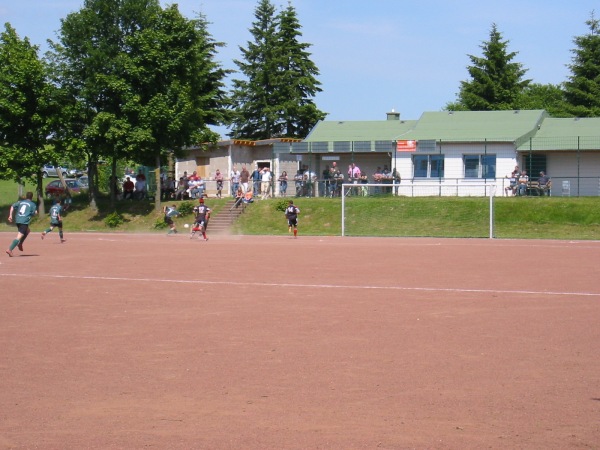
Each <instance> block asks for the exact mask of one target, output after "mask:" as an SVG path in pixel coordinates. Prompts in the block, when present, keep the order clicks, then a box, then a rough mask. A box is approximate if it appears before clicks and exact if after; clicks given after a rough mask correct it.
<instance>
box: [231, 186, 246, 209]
mask: <svg viewBox="0 0 600 450" xmlns="http://www.w3.org/2000/svg"><path fill="white" fill-rule="evenodd" d="M243 200H244V191H242V187H241V186H238V188H237V191H236V192H235V203H234V204H233V206H234V207H236V208H237V207H239V206H240V205H241V204H242V201H243Z"/></svg>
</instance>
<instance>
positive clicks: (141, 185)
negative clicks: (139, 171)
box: [133, 177, 148, 200]
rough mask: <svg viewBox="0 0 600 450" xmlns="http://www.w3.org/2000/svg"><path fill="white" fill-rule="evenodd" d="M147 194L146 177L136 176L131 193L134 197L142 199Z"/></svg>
mask: <svg viewBox="0 0 600 450" xmlns="http://www.w3.org/2000/svg"><path fill="white" fill-rule="evenodd" d="M147 194H148V189H147V187H146V177H144V178H140V177H136V179H135V191H134V193H133V196H134V198H136V199H137V200H143V199H144V198H146V195H147Z"/></svg>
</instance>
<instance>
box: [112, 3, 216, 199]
mask: <svg viewBox="0 0 600 450" xmlns="http://www.w3.org/2000/svg"><path fill="white" fill-rule="evenodd" d="M127 44H128V46H129V48H130V52H129V53H128V54H127V55H126V56H125V57H124V61H125V64H124V68H125V73H126V74H127V75H126V81H127V83H128V85H129V86H131V89H130V95H128V96H127V98H126V101H125V103H124V106H123V109H124V111H125V112H126V115H127V118H128V123H129V124H130V126H131V132H130V133H129V135H128V139H127V146H128V148H130V149H131V150H130V154H131V155H133V157H134V159H135V160H137V161H140V162H146V163H148V165H155V166H156V167H161V165H162V164H161V161H166V159H167V158H168V156H169V154H170V152H173V153H174V155H175V156H178V155H179V154H180V153H181V151H182V150H183V149H184V147H186V146H189V145H192V144H198V143H207V142H216V141H217V140H218V137H219V136H218V135H217V134H216V133H214V132H212V131H210V130H209V129H208V127H207V125H218V124H221V123H223V122H225V121H226V118H227V114H226V109H225V108H226V104H227V97H226V94H225V91H224V82H223V80H224V78H225V75H226V73H227V71H225V70H223V69H222V68H221V67H220V65H219V64H217V63H216V62H215V61H214V60H213V59H214V57H215V54H216V49H217V47H218V46H221V45H222V44H221V43H217V42H215V41H214V40H213V39H212V38H211V36H210V34H209V33H208V31H207V22H206V19H205V18H204V17H203V16H200V17H199V18H198V19H196V20H187V19H185V18H184V17H183V16H182V15H181V14H180V13H179V11H178V9H177V6H176V5H174V6H170V7H168V8H167V9H165V10H162V11H159V12H158V13H157V14H156V15H155V16H154V17H153V19H152V21H151V26H150V27H148V28H146V29H144V30H142V31H140V32H139V33H136V34H135V35H133V36H131V37H129V38H128V39H127ZM156 177H157V179H156V185H157V186H158V189H160V174H159V172H158V171H157V173H156ZM155 205H156V208H157V209H160V196H159V195H157V196H156V201H155Z"/></svg>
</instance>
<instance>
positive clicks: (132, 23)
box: [51, 0, 160, 207]
mask: <svg viewBox="0 0 600 450" xmlns="http://www.w3.org/2000/svg"><path fill="white" fill-rule="evenodd" d="M159 9H160V4H159V2H158V0H85V2H84V5H83V7H82V8H81V9H80V10H79V11H77V12H74V13H71V14H69V15H68V16H67V17H66V18H65V19H63V20H62V24H61V28H60V30H59V33H58V39H59V42H58V43H56V44H54V43H53V44H52V47H51V48H52V49H53V51H54V55H53V56H52V61H53V62H54V69H55V72H56V74H57V75H56V76H57V79H58V80H59V83H60V86H61V88H62V91H63V92H64V93H67V95H68V96H70V98H71V101H69V102H67V103H68V105H69V110H68V113H69V114H70V119H71V120H69V121H68V122H67V124H68V126H67V127H66V128H65V129H64V135H63V137H64V138H66V139H67V140H68V141H69V142H71V143H72V144H74V143H79V145H78V146H79V147H81V144H83V146H85V148H86V151H87V152H88V157H89V159H88V171H89V175H90V201H91V205H92V207H95V203H96V196H97V180H98V177H97V162H98V160H99V159H110V160H111V162H112V172H113V173H112V176H116V174H115V170H116V161H117V159H119V158H127V157H128V156H129V155H128V147H127V143H126V141H127V136H128V135H129V133H130V131H131V126H130V123H129V122H128V121H127V116H126V114H125V111H124V110H123V108H122V106H123V104H124V103H125V102H126V99H127V96H128V95H130V86H129V85H128V84H127V82H126V80H125V79H124V69H123V66H124V64H123V56H124V55H125V54H126V53H127V50H128V49H127V46H126V38H127V37H128V36H131V35H133V34H135V33H137V32H139V31H140V30H143V29H144V28H146V27H148V26H149V22H150V18H151V17H152V16H153V15H155V14H156V13H157V11H158V10H159ZM76 146H77V145H76ZM111 198H112V199H114V193H113V195H112V196H111Z"/></svg>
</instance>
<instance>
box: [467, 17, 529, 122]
mask: <svg viewBox="0 0 600 450" xmlns="http://www.w3.org/2000/svg"><path fill="white" fill-rule="evenodd" d="M480 47H481V49H482V50H483V57H477V56H473V55H469V58H470V59H471V62H472V64H473V65H472V66H469V67H468V68H467V70H468V71H469V75H470V76H471V78H472V80H471V81H461V88H460V93H459V95H458V102H457V103H458V104H459V105H461V106H462V107H464V109H466V110H469V111H493V110H506V109H519V107H520V105H519V101H520V98H521V94H522V92H523V89H524V88H525V87H527V86H528V85H529V83H530V81H531V80H523V75H525V73H526V72H527V70H526V69H523V68H522V65H521V64H520V63H516V62H511V61H512V60H513V59H514V57H515V56H516V55H517V53H516V52H508V51H507V47H508V41H503V40H502V34H501V33H500V32H499V31H498V28H497V26H496V24H492V29H491V31H490V37H489V41H487V42H484V43H483V44H482V45H481V46H480ZM457 109H458V108H457ZM460 109H462V108H460Z"/></svg>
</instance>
